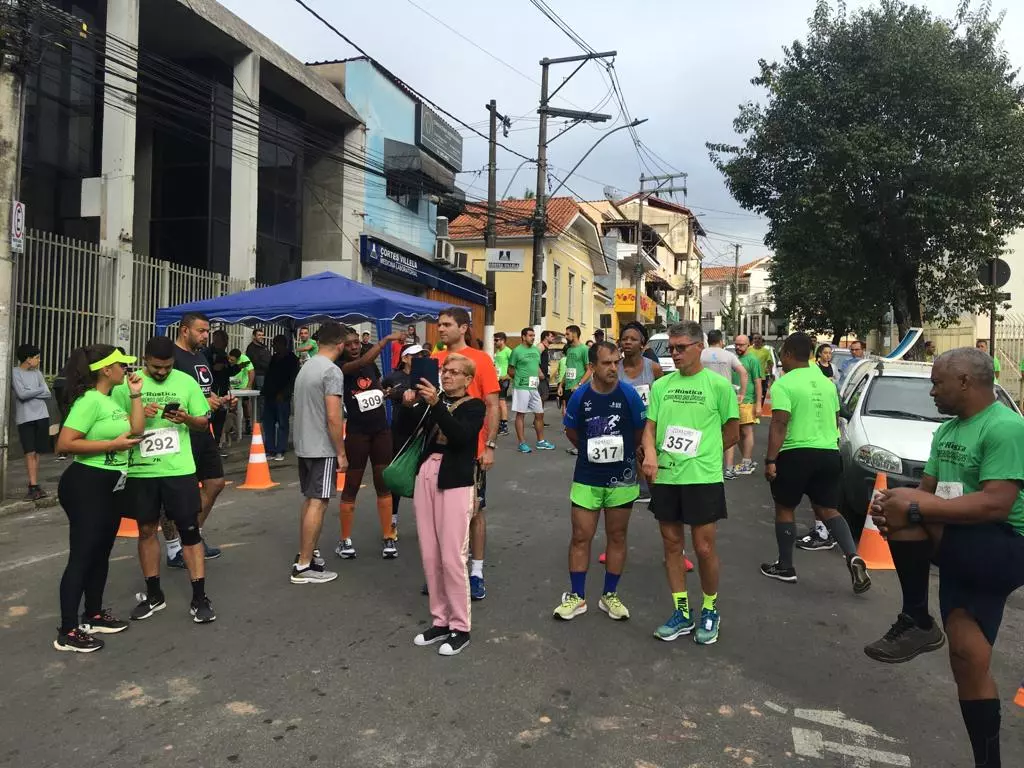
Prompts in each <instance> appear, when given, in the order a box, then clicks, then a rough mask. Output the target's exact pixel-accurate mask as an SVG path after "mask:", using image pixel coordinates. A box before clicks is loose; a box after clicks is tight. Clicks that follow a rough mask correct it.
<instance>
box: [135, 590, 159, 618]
mask: <svg viewBox="0 0 1024 768" xmlns="http://www.w3.org/2000/svg"><path fill="white" fill-rule="evenodd" d="M135 598H136V599H137V600H139V604H138V605H136V606H135V607H134V608H132V612H131V613H130V614H128V618H129V619H131V620H132V621H142V620H143V619H148V618H149V617H150V616H152V615H153V614H154V613H156V612H157V611H162V610H163V609H164V608H166V607H167V602H166V601H165V600H164V596H163V595H155V596H153V597H149V596H148V595H147V594H146V593H145V592H136V593H135Z"/></svg>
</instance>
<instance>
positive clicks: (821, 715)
mask: <svg viewBox="0 0 1024 768" xmlns="http://www.w3.org/2000/svg"><path fill="white" fill-rule="evenodd" d="M793 715H794V716H795V717H799V718H800V719H801V720H810V721H811V722H812V723H818V724H819V725H827V726H829V727H830V728H841V729H842V730H844V731H849V732H850V733H855V734H857V735H858V736H866V737H868V738H871V739H881V740H882V741H891V742H892V743H894V744H899V739H894V738H893V737H892V736H886V735H885V734H883V733H879V732H878V731H876V730H875V729H874V728H872V727H871V726H870V725H868V724H867V723H860V722H857V721H856V720H851V719H850V718H848V717H847V716H846V715H844V714H843V713H842V712H838V711H834V712H833V711H830V710H827V709H794V710H793ZM908 765H909V763H908Z"/></svg>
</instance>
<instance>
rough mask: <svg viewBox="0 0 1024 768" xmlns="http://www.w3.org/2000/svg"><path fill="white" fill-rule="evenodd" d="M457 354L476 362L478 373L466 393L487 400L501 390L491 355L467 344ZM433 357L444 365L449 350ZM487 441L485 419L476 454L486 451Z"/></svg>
mask: <svg viewBox="0 0 1024 768" xmlns="http://www.w3.org/2000/svg"><path fill="white" fill-rule="evenodd" d="M455 354H458V355H462V356H463V357H468V358H469V359H470V360H472V361H473V362H474V363H475V364H476V373H475V374H473V381H472V382H470V384H469V388H468V389H467V390H466V394H467V395H469V396H470V397H476V398H479V399H480V400H483V401H484V402H485V403H486V402H487V395H496V394H498V393H499V392H501V385H500V384H498V369H497V368H495V367H494V361H493V360H491V356H490V355H488V354H487V353H486V352H484V351H483V350H482V349H474V348H473V347H470V346H467V347H466V348H465V349H463V350H460V351H459V352H456V353H455ZM431 357H433V358H435V359H436V360H437V364H438V366H442V365H444V360H445V358H446V357H448V350H447V349H442V350H441V351H440V352H435V353H434V354H433V355H431ZM486 442H487V422H486V420H485V421H484V428H483V429H481V430H480V440H479V442H478V444H477V451H476V455H477V456H480V455H482V454H483V452H484V443H486Z"/></svg>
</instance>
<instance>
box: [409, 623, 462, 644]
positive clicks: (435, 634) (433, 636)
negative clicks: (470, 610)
mask: <svg viewBox="0 0 1024 768" xmlns="http://www.w3.org/2000/svg"><path fill="white" fill-rule="evenodd" d="M451 633H452V631H451V630H450V629H448V627H431V628H430V629H427V630H424V631H423V632H420V633H419V634H418V635H416V637H414V638H413V639H412V641H413V643H415V644H416V645H419V646H424V645H433V644H434V643H436V642H439V641H441V640H444V639H445V638H446V637H448V635H450V634H451Z"/></svg>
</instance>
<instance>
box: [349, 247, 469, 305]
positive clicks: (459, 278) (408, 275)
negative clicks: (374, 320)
mask: <svg viewBox="0 0 1024 768" xmlns="http://www.w3.org/2000/svg"><path fill="white" fill-rule="evenodd" d="M359 261H360V263H361V264H363V266H366V267H370V268H371V269H379V270H381V271H382V272H388V273H389V274H392V275H396V276H398V277H401V278H404V279H406V280H409V281H411V282H414V283H419V284H420V285H425V286H427V287H429V288H434V289H436V290H438V291H444V292H445V293H450V294H452V295H453V296H458V297H459V298H460V299H465V300H466V301H469V302H472V303H473V304H483V305H484V306H487V287H486V286H485V285H484V284H483V283H482V282H480V281H479V280H474V279H473V278H472V277H469V276H467V275H462V274H459V273H458V272H452V271H451V270H448V269H443V268H442V267H438V266H435V265H434V264H431V263H429V262H427V261H424V260H423V259H421V258H419V257H418V256H414V255H413V254H411V253H408V252H406V251H402V250H399V249H398V248H395V247H394V246H393V245H389V244H388V243H384V242H382V241H381V240H377V239H376V238H374V237H370V236H369V235H360V236H359Z"/></svg>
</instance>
